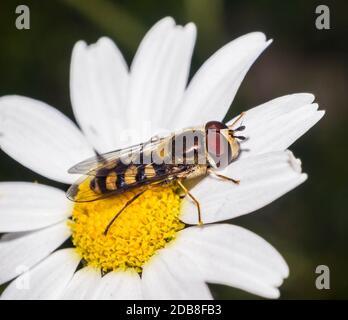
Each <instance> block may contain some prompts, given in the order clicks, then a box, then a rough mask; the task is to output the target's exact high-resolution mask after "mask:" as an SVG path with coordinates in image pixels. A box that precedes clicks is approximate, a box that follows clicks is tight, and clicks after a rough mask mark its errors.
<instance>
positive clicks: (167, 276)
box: [0, 17, 324, 299]
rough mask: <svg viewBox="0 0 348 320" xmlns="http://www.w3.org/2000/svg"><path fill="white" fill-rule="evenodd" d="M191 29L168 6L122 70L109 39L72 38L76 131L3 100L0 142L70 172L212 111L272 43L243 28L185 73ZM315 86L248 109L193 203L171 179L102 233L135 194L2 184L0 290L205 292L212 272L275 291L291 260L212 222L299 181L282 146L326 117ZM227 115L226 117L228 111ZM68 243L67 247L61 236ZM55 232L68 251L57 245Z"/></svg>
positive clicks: (37, 166) (197, 295)
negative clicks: (230, 152) (82, 195)
mask: <svg viewBox="0 0 348 320" xmlns="http://www.w3.org/2000/svg"><path fill="white" fill-rule="evenodd" d="M195 38H196V27H195V25H194V24H193V23H189V24H187V25H186V26H184V27H183V26H178V25H176V24H175V22H174V21H173V19H172V18H169V17H167V18H164V19H162V20H161V21H159V22H158V23H157V24H155V25H154V26H153V27H152V28H151V30H150V31H149V32H148V33H147V34H146V35H145V37H144V39H143V40H142V42H141V44H140V46H139V49H138V50H137V52H136V55H135V57H134V60H133V62H132V65H131V67H130V69H128V67H127V65H126V62H125V60H124V58H123V56H122V54H121V53H120V51H119V49H118V48H117V47H116V45H115V44H114V43H113V42H112V41H111V40H110V39H108V38H101V39H100V40H98V42H96V43H95V44H92V45H86V43H85V42H83V41H79V42H77V43H76V45H75V47H74V49H73V53H72V60H71V79H70V91H71V101H72V106H73V111H74V115H75V118H76V120H77V123H78V125H79V128H80V129H81V130H80V129H79V128H78V127H77V126H76V125H75V124H74V123H73V122H72V121H71V120H69V119H68V118H67V117H66V116H65V115H63V114H62V113H61V112H59V111H58V110H56V109H54V108H53V107H51V106H49V105H47V104H46V103H44V102H40V101H37V100H34V99H31V98H27V97H22V96H4V97H1V98H0V132H1V136H0V146H1V148H2V150H3V151H4V152H6V153H7V154H8V155H9V156H11V157H12V158H13V159H15V160H16V161H18V162H19V163H21V164H22V165H24V166H26V167H27V168H29V169H30V170H33V171H34V172H36V173H38V174H40V175H42V176H45V177H47V178H49V179H52V180H55V181H58V182H61V183H65V184H71V183H73V182H74V181H75V180H76V177H75V176H73V175H70V174H68V172H67V170H68V169H69V168H70V167H71V166H73V165H75V164H76V163H78V162H80V161H82V160H84V159H85V158H88V157H90V156H93V155H94V154H95V151H97V152H99V153H102V152H107V151H111V150H115V149H118V148H122V147H125V146H128V145H131V144H133V143H138V142H142V141H146V140H148V139H149V137H151V136H152V135H155V134H158V133H160V132H163V131H164V130H167V131H174V130H176V129H181V128H185V127H188V126H194V125H200V124H204V123H206V122H207V121H211V120H220V121H221V120H222V119H223V118H224V116H225V114H226V113H227V110H228V109H229V107H230V104H231V103H232V100H233V98H234V96H235V94H236V92H237V89H238V87H239V86H240V83H241V81H242V79H243V78H244V76H245V74H246V72H247V71H248V69H249V68H250V66H251V65H252V63H253V62H254V61H255V60H256V58H257V57H258V56H259V55H260V54H261V53H262V52H263V50H264V49H265V48H267V47H268V45H269V44H270V43H271V41H267V40H266V38H265V35H264V34H263V33H260V32H255V33H250V34H247V35H244V36H242V37H240V38H238V39H236V40H234V41H232V42H230V43H228V44H226V45H225V46H224V47H222V48H221V49H220V50H218V51H217V52H216V53H215V54H213V55H212V56H211V57H210V58H209V59H208V60H207V61H206V62H205V63H204V64H203V65H202V66H201V68H200V69H199V70H198V72H197V73H196V74H195V75H194V77H193V78H192V80H191V81H190V83H189V84H188V85H187V81H188V75H189V68H190V60H191V56H192V51H193V47H194V43H195ZM313 100H314V96H313V95H311V94H307V93H299V94H291V95H287V96H283V97H280V98H277V99H274V100H271V101H269V102H266V103H264V104H262V105H260V106H257V107H255V108H252V109H250V110H248V111H247V112H246V113H245V116H244V117H243V124H244V125H245V127H246V129H245V136H247V137H248V139H247V140H245V141H243V142H242V144H241V146H242V149H243V151H242V152H241V155H240V157H239V158H238V159H237V160H236V161H234V162H233V163H232V164H231V165H230V166H228V167H227V168H226V169H224V170H223V172H222V173H223V174H224V175H226V176H230V177H233V178H236V179H239V180H240V184H239V185H235V184H233V183H229V182H226V181H223V180H220V179H217V178H216V177H213V176H208V177H206V178H204V179H203V180H202V181H201V182H199V183H198V184H196V185H194V186H193V187H191V189H190V191H191V193H192V194H193V195H194V196H195V197H196V198H197V199H198V200H199V201H200V204H201V208H202V219H203V222H204V223H206V224H205V225H203V226H195V224H197V215H196V214H197V213H196V208H195V207H194V205H193V203H192V202H191V201H190V199H186V198H185V199H181V197H180V195H179V194H178V192H176V190H175V188H174V187H173V186H171V185H169V186H159V187H155V188H153V189H151V190H150V191H148V192H146V193H145V194H144V195H143V196H142V197H141V198H139V199H137V200H136V201H135V202H134V203H133V204H132V206H130V207H128V208H127V212H125V213H124V214H122V215H121V216H120V217H119V218H118V219H117V220H116V222H115V223H114V225H113V226H112V228H111V229H110V231H109V233H108V234H107V235H106V236H105V235H104V234H103V231H104V229H105V226H106V225H107V224H108V222H109V221H110V217H112V216H113V215H114V214H115V212H117V210H118V209H119V208H121V207H122V206H123V205H124V204H125V203H126V201H127V200H128V199H129V198H130V197H131V196H132V195H133V193H132V192H127V193H124V194H122V195H120V196H116V197H112V198H107V199H103V200H99V201H94V202H88V203H73V202H71V201H69V200H68V199H67V198H66V196H65V193H64V192H63V191H62V190H60V189H56V188H53V187H50V186H46V185H42V184H38V183H30V182H1V183H0V232H1V233H4V235H3V236H2V238H1V240H0V284H3V283H7V282H9V281H11V280H13V279H14V280H13V281H12V282H11V283H10V284H9V285H8V286H7V288H6V289H5V291H4V292H3V294H2V296H1V298H2V299H211V298H212V295H211V293H210V290H209V288H208V285H207V284H208V283H218V284H224V285H228V286H233V287H236V288H239V289H242V290H245V291H248V292H251V293H253V294H256V295H259V296H262V297H267V298H277V297H279V290H278V287H279V286H280V285H281V284H282V282H283V279H284V278H286V277H287V276H288V273H289V270H288V266H287V264H286V262H285V261H284V259H283V258H282V257H281V255H280V254H279V253H278V252H277V251H276V250H275V249H274V248H273V247H272V246H271V245H270V244H269V243H268V242H266V241H265V240H264V239H262V238H260V237H259V236H257V235H256V234H254V233H253V232H251V231H248V230H246V229H244V228H241V227H238V226H235V225H231V224H227V223H217V222H221V221H224V220H229V219H231V218H234V217H237V216H241V215H244V214H247V213H250V212H252V211H255V210H258V209H260V208H261V207H263V206H265V205H267V204H269V203H271V202H272V201H274V200H275V199H277V198H279V197H280V196H282V195H283V194H285V193H286V192H288V191H290V190H291V189H293V188H295V187H296V186H298V185H300V184H301V183H303V182H304V181H305V180H306V178H307V176H306V174H304V173H302V172H301V162H300V160H298V159H296V158H295V157H294V156H293V155H292V153H291V152H290V151H288V150H287V148H288V147H289V146H290V145H291V144H292V143H293V142H294V141H295V140H296V139H297V138H299V137H300V136H301V135H302V134H304V133H305V132H306V131H307V130H308V129H309V128H311V127H312V126H313V125H314V124H315V123H316V122H317V121H319V119H320V118H321V117H322V116H323V114H324V112H323V111H318V110H317V109H318V105H317V104H316V103H313ZM231 121H233V119H232V120H231ZM68 239H71V242H72V244H73V245H70V247H69V248H66V246H67V245H66V241H67V240H68ZM64 243H65V246H64V247H65V248H64V249H58V248H60V247H61V245H62V244H64Z"/></svg>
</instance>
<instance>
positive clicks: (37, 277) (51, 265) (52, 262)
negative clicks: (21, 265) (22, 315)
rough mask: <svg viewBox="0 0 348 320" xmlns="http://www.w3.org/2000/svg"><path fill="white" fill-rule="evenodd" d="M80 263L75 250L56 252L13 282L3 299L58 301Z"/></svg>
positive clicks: (4, 293)
mask: <svg viewBox="0 0 348 320" xmlns="http://www.w3.org/2000/svg"><path fill="white" fill-rule="evenodd" d="M79 262H80V257H79V256H78V254H77V253H76V251H75V249H63V250H59V251H56V252H55V253H52V254H51V255H50V256H49V257H48V258H47V259H45V260H44V261H42V262H41V263H40V264H38V265H37V266H36V267H35V268H33V269H32V270H30V271H28V272H26V273H24V274H22V275H21V276H20V277H18V278H17V279H16V280H15V281H13V282H12V283H11V284H10V285H9V286H8V287H7V288H6V290H5V291H4V292H3V294H2V296H1V299H3V300H48V299H57V298H58V297H60V295H61V293H62V291H63V290H64V288H65V287H66V286H67V284H68V283H69V281H70V280H71V278H72V276H73V274H74V272H75V270H76V268H77V265H78V264H79Z"/></svg>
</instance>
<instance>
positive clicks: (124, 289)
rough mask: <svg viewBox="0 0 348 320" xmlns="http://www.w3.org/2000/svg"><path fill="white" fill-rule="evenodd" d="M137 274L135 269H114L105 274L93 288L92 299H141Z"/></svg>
mask: <svg viewBox="0 0 348 320" xmlns="http://www.w3.org/2000/svg"><path fill="white" fill-rule="evenodd" d="M140 282H141V281H140V277H139V274H138V273H137V272H135V271H130V270H129V271H114V272H110V273H108V274H107V275H105V276H104V277H103V278H102V280H101V281H99V285H98V287H97V288H96V290H95V294H94V296H93V299H98V300H139V299H142V292H141V284H140Z"/></svg>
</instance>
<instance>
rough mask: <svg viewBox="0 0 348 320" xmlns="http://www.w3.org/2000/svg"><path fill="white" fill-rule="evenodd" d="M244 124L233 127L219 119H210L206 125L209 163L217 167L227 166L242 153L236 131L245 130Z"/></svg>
mask: <svg viewBox="0 0 348 320" xmlns="http://www.w3.org/2000/svg"><path fill="white" fill-rule="evenodd" d="M244 129H245V127H244V126H240V127H238V128H236V129H232V128H230V127H228V126H227V125H225V124H224V123H222V122H219V121H209V122H207V123H206V125H205V132H206V137H207V138H206V148H207V153H208V161H209V164H210V165H211V166H212V167H214V168H216V169H223V168H226V167H227V166H228V165H229V164H230V163H231V162H232V161H233V160H235V159H236V158H237V157H238V156H239V153H240V146H239V140H244V139H245V137H243V136H236V135H235V132H237V131H243V130H244Z"/></svg>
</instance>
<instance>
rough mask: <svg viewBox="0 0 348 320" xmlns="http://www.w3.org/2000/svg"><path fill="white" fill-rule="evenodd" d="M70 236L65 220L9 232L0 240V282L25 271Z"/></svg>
mask: <svg viewBox="0 0 348 320" xmlns="http://www.w3.org/2000/svg"><path fill="white" fill-rule="evenodd" d="M69 236H70V229H69V228H68V226H67V223H66V221H64V222H61V223H59V224H56V225H54V226H52V227H48V228H45V229H42V230H39V231H33V232H28V233H23V234H21V233H20V234H19V235H18V236H16V234H10V236H7V237H5V236H4V237H3V238H2V239H1V240H0V261H1V269H0V284H1V283H5V282H7V281H9V280H11V279H13V278H15V277H17V276H18V275H19V274H21V273H23V272H25V271H27V270H28V269H30V268H31V267H32V266H34V265H35V264H37V263H38V262H39V261H41V260H42V259H44V258H45V257H47V256H48V255H49V254H50V253H51V252H53V251H54V250H55V249H57V248H58V247H59V246H60V245H61V244H62V243H63V242H64V241H65V240H66V239H68V238H69Z"/></svg>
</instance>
